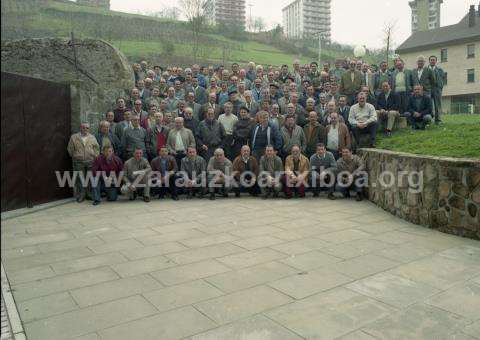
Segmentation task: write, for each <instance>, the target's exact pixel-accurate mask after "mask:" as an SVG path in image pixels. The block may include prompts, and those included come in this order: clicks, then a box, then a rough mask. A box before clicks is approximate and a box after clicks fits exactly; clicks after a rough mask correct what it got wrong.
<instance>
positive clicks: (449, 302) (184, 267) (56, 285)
mask: <svg viewBox="0 0 480 340" xmlns="http://www.w3.org/2000/svg"><path fill="white" fill-rule="evenodd" d="M1 236H2V246H3V247H2V262H3V263H4V266H5V269H6V272H7V275H8V277H9V279H10V282H11V284H12V293H13V296H14V298H15V301H16V303H17V306H18V308H19V311H20V315H21V318H22V321H23V323H24V327H25V331H26V333H27V337H28V339H34V340H35V339H41V340H56V339H76V340H105V339H108V340H110V339H112V340H123V339H125V340H126V339H128V340H132V339H142V340H143V339H145V340H150V339H153V340H157V339H161V340H164V339H166V340H170V339H172V340H175V339H208V340H212V339H213V340H225V339H232V340H237V339H238V340H257V339H259V340H270V339H271V340H277V339H278V340H284V339H285V340H289V339H292V340H297V339H343V340H371V339H386V340H391V339H394V340H395V339H399V340H400V339H401V340H404V339H415V340H417V339H418V340H422V339H426V340H431V339H435V340H437V339H438V340H441V339H445V340H447V339H456V340H459V339H460V340H462V339H463V340H479V339H480V312H479V311H480V242H479V241H475V240H470V239H463V238H460V237H455V236H452V235H446V234H442V233H439V232H437V231H435V230H431V229H426V228H423V227H420V226H415V225H413V224H410V223H408V222H406V221H403V220H400V219H398V218H396V217H394V216H392V215H390V214H389V213H387V212H385V211H383V210H381V209H378V208H377V207H375V206H374V205H373V204H371V203H369V202H355V201H354V200H337V201H329V200H326V199H324V198H320V199H312V198H307V199H303V200H288V201H287V200H283V199H278V200H268V201H262V200H258V199H251V198H247V197H242V198H240V199H226V200H225V199H218V200H216V201H215V202H210V201H208V200H189V201H184V200H182V201H179V202H174V201H171V200H163V201H157V200H153V201H152V202H150V203H149V204H145V203H143V202H141V201H138V202H128V201H125V200H121V201H119V202H116V203H106V202H105V203H104V202H102V204H101V205H99V206H97V207H93V206H92V205H91V204H90V203H89V202H85V203H82V204H77V203H68V204H64V205H62V206H57V207H53V208H51V209H49V210H42V211H38V212H35V213H32V214H29V215H25V216H18V217H15V218H12V219H9V220H6V221H2V226H1Z"/></svg>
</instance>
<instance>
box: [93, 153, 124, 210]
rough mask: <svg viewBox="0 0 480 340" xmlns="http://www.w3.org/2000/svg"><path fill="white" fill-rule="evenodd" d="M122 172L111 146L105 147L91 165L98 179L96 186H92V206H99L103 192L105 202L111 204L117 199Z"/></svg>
mask: <svg viewBox="0 0 480 340" xmlns="http://www.w3.org/2000/svg"><path fill="white" fill-rule="evenodd" d="M122 170H123V162H122V160H121V159H120V158H119V157H118V156H116V155H115V154H114V153H113V148H112V147H111V146H108V145H105V146H104V147H103V148H102V153H101V154H100V155H99V156H98V157H97V158H96V159H95V161H94V162H93V165H92V173H93V175H94V176H96V177H98V182H96V185H92V192H93V205H99V204H100V201H101V193H102V192H105V193H106V195H107V201H109V202H113V201H116V200H117V197H118V190H119V188H118V185H117V184H120V183H117V181H118V180H120V172H121V171H122Z"/></svg>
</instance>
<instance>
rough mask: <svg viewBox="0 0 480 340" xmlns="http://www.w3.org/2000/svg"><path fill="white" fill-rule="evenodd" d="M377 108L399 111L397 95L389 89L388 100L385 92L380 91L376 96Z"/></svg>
mask: <svg viewBox="0 0 480 340" xmlns="http://www.w3.org/2000/svg"><path fill="white" fill-rule="evenodd" d="M377 110H385V111H399V110H400V98H399V95H398V94H396V93H395V92H393V91H390V95H389V96H388V100H386V98H385V92H383V91H382V92H381V93H380V94H379V95H378V97H377Z"/></svg>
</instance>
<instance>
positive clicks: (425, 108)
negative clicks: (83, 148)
mask: <svg viewBox="0 0 480 340" xmlns="http://www.w3.org/2000/svg"><path fill="white" fill-rule="evenodd" d="M416 99H417V97H415V96H411V97H410V100H409V101H408V109H407V111H408V112H410V113H411V114H413V113H414V112H418V113H421V114H422V117H423V116H425V115H431V114H432V100H431V99H430V98H428V97H427V96H425V95H423V96H421V100H420V102H419V104H417V100H416Z"/></svg>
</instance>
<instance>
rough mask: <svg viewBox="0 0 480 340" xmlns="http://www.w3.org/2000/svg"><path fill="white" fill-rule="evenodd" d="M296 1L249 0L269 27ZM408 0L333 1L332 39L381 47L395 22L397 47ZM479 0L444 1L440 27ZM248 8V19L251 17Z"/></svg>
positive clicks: (145, 0) (142, 2)
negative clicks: (384, 33)
mask: <svg viewBox="0 0 480 340" xmlns="http://www.w3.org/2000/svg"><path fill="white" fill-rule="evenodd" d="M292 1H293V0H247V4H252V5H253V6H252V15H253V16H260V17H262V18H264V19H265V21H266V23H267V24H268V25H269V27H271V26H274V25H276V24H277V23H279V24H282V8H283V7H284V6H286V5H287V4H289V3H291V2H292ZM408 2H409V0H332V39H333V40H334V41H337V42H340V43H345V44H351V45H357V44H361V45H366V46H367V47H370V48H376V47H382V28H383V26H384V25H385V24H386V23H390V22H395V23H396V26H395V27H396V30H395V34H394V44H395V46H397V45H399V44H401V43H402V42H403V41H404V40H405V39H406V38H408V36H409V35H410V33H411V31H410V7H409V6H408ZM110 4H111V8H112V9H113V10H117V11H124V12H132V13H135V12H156V11H160V10H162V9H163V8H164V7H171V6H178V1H177V0H134V1H132V0H110ZM470 5H476V6H477V5H478V0H444V3H443V5H442V17H441V25H442V26H446V25H452V24H455V23H457V22H458V21H459V20H460V19H461V18H462V17H463V16H464V15H465V14H467V12H468V9H469V6H470ZM249 8H250V7H248V6H247V17H248V16H249V15H250V9H249Z"/></svg>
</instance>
